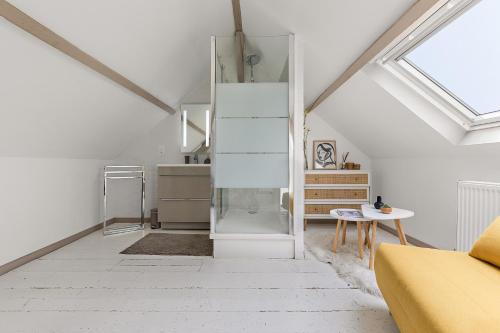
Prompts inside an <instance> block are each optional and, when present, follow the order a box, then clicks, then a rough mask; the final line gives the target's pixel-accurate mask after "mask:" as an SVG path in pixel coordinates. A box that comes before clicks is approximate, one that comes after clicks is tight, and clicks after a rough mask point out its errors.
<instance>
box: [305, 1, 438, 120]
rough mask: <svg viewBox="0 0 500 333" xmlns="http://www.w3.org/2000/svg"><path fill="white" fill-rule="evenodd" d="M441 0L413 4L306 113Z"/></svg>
mask: <svg viewBox="0 0 500 333" xmlns="http://www.w3.org/2000/svg"><path fill="white" fill-rule="evenodd" d="M441 2H443V1H442V0H419V1H417V2H416V3H415V4H413V5H412V6H411V7H410V9H408V10H407V11H406V12H405V13H404V14H403V15H402V16H401V17H400V18H399V19H398V20H397V21H396V22H395V23H394V24H393V25H391V26H390V27H389V29H387V30H386V31H385V32H384V33H383V34H382V35H381V36H380V37H379V38H377V39H376V40H375V42H373V43H372V44H371V45H370V46H369V47H368V48H367V49H366V50H365V51H364V52H363V53H362V54H361V55H360V56H359V57H358V58H357V59H356V60H355V61H354V62H353V63H352V64H351V65H350V66H349V67H348V68H347V69H346V70H345V71H344V72H343V73H342V74H341V75H340V76H339V77H338V78H337V79H336V80H335V81H333V83H332V84H330V85H329V86H328V87H327V88H326V89H325V90H324V91H323V92H322V93H321V94H320V95H319V96H318V97H317V98H316V99H315V100H314V102H313V103H311V104H310V105H309V106H308V107H307V108H306V113H309V112H311V111H312V110H314V109H315V108H317V107H318V106H319V105H320V104H321V103H322V102H323V101H324V100H325V99H327V98H328V97H329V96H330V95H331V94H333V93H334V92H335V91H336V90H337V89H338V88H340V87H341V86H342V85H343V84H344V83H345V82H347V80H349V79H350V78H351V77H352V76H353V75H354V74H356V73H357V72H358V71H359V70H360V69H361V68H363V66H364V65H366V64H367V63H369V62H370V61H371V60H372V59H373V58H374V57H375V56H377V55H378V54H379V53H380V52H382V51H383V50H384V49H385V48H386V47H387V46H389V45H390V44H391V43H392V42H393V41H394V40H395V39H396V38H398V37H399V36H400V35H401V34H402V33H403V32H404V31H405V30H406V29H408V28H409V27H410V26H412V25H413V24H414V23H415V22H417V20H419V19H420V18H421V17H422V16H423V15H424V14H425V13H427V12H428V11H429V10H431V9H433V8H434V7H436V6H439V5H440V3H441Z"/></svg>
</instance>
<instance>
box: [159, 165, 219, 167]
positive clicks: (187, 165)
mask: <svg viewBox="0 0 500 333" xmlns="http://www.w3.org/2000/svg"><path fill="white" fill-rule="evenodd" d="M156 166H157V167H210V164H157V165H156Z"/></svg>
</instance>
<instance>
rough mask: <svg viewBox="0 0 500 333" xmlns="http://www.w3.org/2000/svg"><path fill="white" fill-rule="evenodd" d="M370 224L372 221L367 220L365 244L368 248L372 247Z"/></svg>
mask: <svg viewBox="0 0 500 333" xmlns="http://www.w3.org/2000/svg"><path fill="white" fill-rule="evenodd" d="M370 225H371V222H365V244H366V245H367V246H368V248H371V242H370Z"/></svg>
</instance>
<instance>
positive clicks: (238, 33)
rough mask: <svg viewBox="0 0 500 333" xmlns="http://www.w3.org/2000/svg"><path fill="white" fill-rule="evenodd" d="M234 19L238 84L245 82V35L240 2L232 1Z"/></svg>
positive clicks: (238, 0) (237, 0)
mask: <svg viewBox="0 0 500 333" xmlns="http://www.w3.org/2000/svg"><path fill="white" fill-rule="evenodd" d="M232 4H233V18H234V30H235V33H234V37H235V44H236V75H237V77H238V82H245V35H244V34H243V22H242V21H241V6H240V0H232Z"/></svg>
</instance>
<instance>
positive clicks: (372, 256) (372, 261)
mask: <svg viewBox="0 0 500 333" xmlns="http://www.w3.org/2000/svg"><path fill="white" fill-rule="evenodd" d="M376 244H377V221H373V222H372V244H371V245H372V246H371V247H370V265H369V267H370V269H371V270H373V266H374V264H375V250H376Z"/></svg>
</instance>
